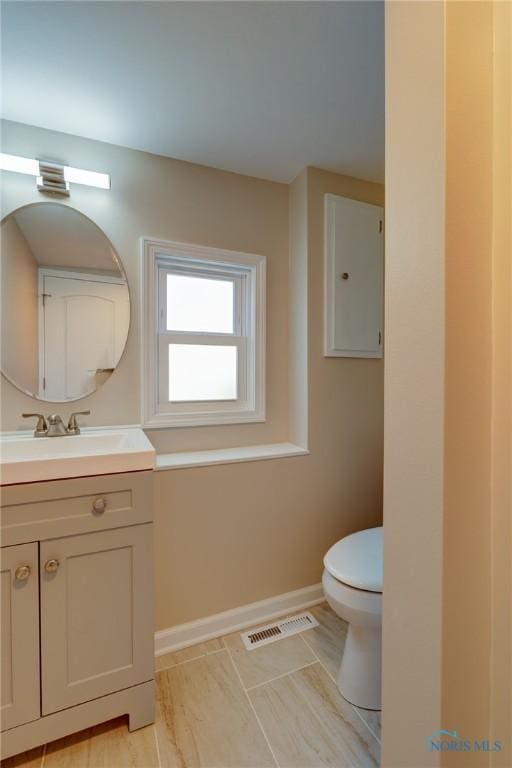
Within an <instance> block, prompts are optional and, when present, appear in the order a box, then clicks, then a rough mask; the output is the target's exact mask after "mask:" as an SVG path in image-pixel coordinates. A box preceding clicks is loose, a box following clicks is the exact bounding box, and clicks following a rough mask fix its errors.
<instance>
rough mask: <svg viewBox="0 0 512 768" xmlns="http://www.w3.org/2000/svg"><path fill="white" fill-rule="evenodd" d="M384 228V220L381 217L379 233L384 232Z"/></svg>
mask: <svg viewBox="0 0 512 768" xmlns="http://www.w3.org/2000/svg"><path fill="white" fill-rule="evenodd" d="M383 229H384V222H383V220H382V219H379V235H380V234H382V230H383Z"/></svg>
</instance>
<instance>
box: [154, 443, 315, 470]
mask: <svg viewBox="0 0 512 768" xmlns="http://www.w3.org/2000/svg"><path fill="white" fill-rule="evenodd" d="M308 453H309V451H308V450H307V449H306V448H301V446H300V445H294V444H293V443H270V444H268V445H248V446H243V447H239V448H217V449H214V450H208V451H184V452H183V453H161V454H159V455H158V456H157V457H156V467H155V470H156V471H157V472H159V471H162V470H166V469H186V468H187V467H208V466H212V465H214V464H236V463H241V462H245V461H262V460H264V459H284V458H287V457H291V456H305V455H307V454H308Z"/></svg>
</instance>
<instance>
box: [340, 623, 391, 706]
mask: <svg viewBox="0 0 512 768" xmlns="http://www.w3.org/2000/svg"><path fill="white" fill-rule="evenodd" d="M381 646H382V631H381V628H380V627H379V628H378V629H370V628H368V627H363V628H361V627H355V626H354V625H353V624H349V628H348V634H347V639H346V641H345V648H344V651H343V658H342V660H341V666H340V669H339V672H338V688H339V691H340V693H341V695H342V696H343V697H344V698H345V699H347V701H349V702H350V703H351V704H354V705H355V706H356V707H362V708H363V709H376V710H378V709H380V708H381Z"/></svg>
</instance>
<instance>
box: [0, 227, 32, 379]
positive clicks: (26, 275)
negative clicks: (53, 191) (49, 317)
mask: <svg viewBox="0 0 512 768" xmlns="http://www.w3.org/2000/svg"><path fill="white" fill-rule="evenodd" d="M0 248H1V280H0V283H1V286H2V302H1V303H2V340H1V344H2V349H1V363H2V368H4V369H5V371H6V372H7V374H8V375H9V377H10V378H11V379H12V380H13V381H15V382H16V384H18V386H20V387H22V388H23V389H25V390H27V391H28V392H38V390H39V381H38V376H39V337H38V333H39V330H38V329H39V321H38V311H39V305H38V298H37V295H38V273H37V266H38V265H37V261H36V260H35V258H34V255H33V254H32V251H31V250H30V248H29V246H28V243H27V241H26V240H25V238H24V237H23V235H22V233H21V231H20V229H19V227H18V225H17V224H16V222H15V221H14V219H13V218H10V219H7V220H6V221H5V223H4V224H2V232H1V243H0ZM6 387H7V385H6Z"/></svg>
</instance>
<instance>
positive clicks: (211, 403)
mask: <svg viewBox="0 0 512 768" xmlns="http://www.w3.org/2000/svg"><path fill="white" fill-rule="evenodd" d="M143 262H144V263H143V276H142V284H143V290H142V302H143V306H142V319H143V337H142V341H143V355H142V397H143V404H142V410H143V424H144V426H146V427H170V426H180V427H181V426H198V425H206V424H236V423H241V422H248V421H264V419H265V357H264V353H265V257H263V256H255V255H252V254H245V253H237V252H234V251H222V250H219V249H217V248H205V247H203V246H195V245H187V244H184V243H172V242H162V241H155V240H143Z"/></svg>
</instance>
